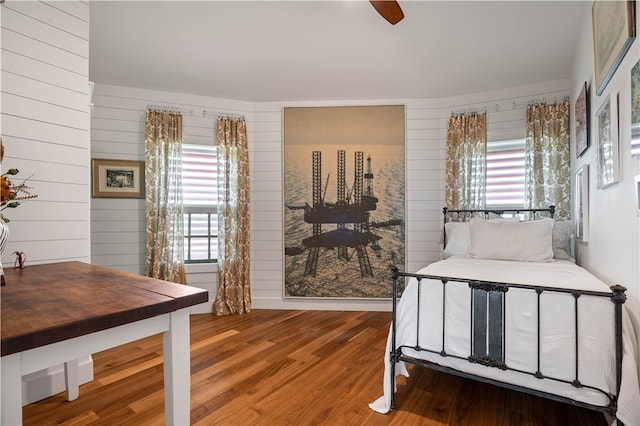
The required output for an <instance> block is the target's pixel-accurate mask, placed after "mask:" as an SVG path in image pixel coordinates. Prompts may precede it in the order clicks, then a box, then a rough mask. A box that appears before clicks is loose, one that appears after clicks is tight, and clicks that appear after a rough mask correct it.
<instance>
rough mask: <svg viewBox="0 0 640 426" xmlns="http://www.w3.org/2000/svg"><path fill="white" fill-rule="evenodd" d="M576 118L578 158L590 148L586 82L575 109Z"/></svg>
mask: <svg viewBox="0 0 640 426" xmlns="http://www.w3.org/2000/svg"><path fill="white" fill-rule="evenodd" d="M574 113H575V117H576V158H578V157H580V156H581V155H582V154H584V152H585V151H586V150H587V148H589V88H588V86H587V82H586V81H585V82H584V84H583V86H582V89H581V90H580V93H579V94H578V97H577V98H576V104H575V108H574Z"/></svg>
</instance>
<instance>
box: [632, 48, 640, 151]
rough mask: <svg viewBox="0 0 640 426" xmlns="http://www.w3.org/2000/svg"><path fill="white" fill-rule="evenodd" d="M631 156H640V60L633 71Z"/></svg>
mask: <svg viewBox="0 0 640 426" xmlns="http://www.w3.org/2000/svg"><path fill="white" fill-rule="evenodd" d="M631 155H640V60H638V62H636V64H635V65H634V67H633V68H632V69H631Z"/></svg>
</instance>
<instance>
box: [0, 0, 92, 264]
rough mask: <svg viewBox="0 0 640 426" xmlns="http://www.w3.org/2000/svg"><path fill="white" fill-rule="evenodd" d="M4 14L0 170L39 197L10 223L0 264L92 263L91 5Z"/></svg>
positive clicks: (11, 7) (43, 6)
mask: <svg viewBox="0 0 640 426" xmlns="http://www.w3.org/2000/svg"><path fill="white" fill-rule="evenodd" d="M0 9H1V13H2V18H1V21H2V34H1V37H2V44H1V49H2V101H1V103H2V114H1V120H2V121H1V132H2V138H3V141H4V144H5V158H4V162H3V164H2V169H3V170H7V169H9V168H17V169H19V170H20V174H19V175H18V176H17V178H18V179H17V181H18V182H19V181H20V178H27V177H29V176H31V177H30V179H29V185H30V186H32V187H33V188H34V189H33V192H35V193H37V194H38V198H36V199H34V200H28V201H24V202H23V203H22V205H21V206H19V207H18V208H16V209H7V210H5V211H3V213H4V214H5V215H6V216H7V217H9V218H10V219H11V223H10V238H9V242H8V244H7V247H6V249H5V251H4V253H3V257H2V260H3V264H4V265H5V266H9V265H13V255H12V253H13V252H14V251H23V252H25V253H26V255H27V264H34V263H49V262H60V261H67V260H79V261H83V262H89V258H90V247H89V238H90V233H89V224H90V223H89V200H90V199H89V194H90V191H89V181H90V180H89V176H90V170H89V158H90V153H89V152H90V151H89V149H90V142H89V141H90V136H89V129H90V111H89V102H90V100H89V77H88V75H89V5H88V2H78V1H66V2H50V3H45V2H35V1H24V2H5V3H4V4H3V5H2V7H1V8H0Z"/></svg>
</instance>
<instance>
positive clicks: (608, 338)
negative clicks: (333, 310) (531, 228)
mask: <svg viewBox="0 0 640 426" xmlns="http://www.w3.org/2000/svg"><path fill="white" fill-rule="evenodd" d="M417 273H419V274H426V275H436V276H445V277H452V278H461V279H476V280H482V281H495V282H507V283H517V284H527V285H540V286H546V287H557V288H568V289H582V290H593V291H600V292H609V291H610V290H609V288H608V286H607V285H606V284H604V283H603V282H602V281H600V280H599V279H597V278H596V277H595V276H593V275H592V274H590V273H589V272H588V271H586V270H585V269H583V268H580V267H579V266H577V265H575V264H574V263H572V262H568V261H554V262H549V263H530V262H512V261H500V260H487V259H472V258H469V257H466V256H454V257H450V258H449V259H447V260H444V261H440V262H436V263H433V264H431V265H429V266H427V267H426V268H423V269H421V270H420V271H418V272H417ZM417 288H418V285H417V280H415V279H411V280H410V282H409V284H408V285H407V288H406V289H405V291H404V293H403V295H402V297H401V298H400V301H399V303H398V309H397V316H398V325H397V335H396V347H399V346H405V345H407V346H415V345H416V332H415V330H416V325H417V324H416V322H417V321H418V319H417V318H418V315H417V304H416V298H417ZM442 288H443V286H442V283H441V282H440V281H439V280H423V288H422V293H421V306H422V309H421V314H420V337H419V339H420V345H421V347H423V348H427V349H431V350H435V351H437V352H439V351H440V350H441V349H442V321H443V320H442V297H443V296H442V295H443V290H442ZM427 289H428V290H427ZM470 291H471V290H470V288H469V287H468V285H467V284H466V283H464V284H463V283H457V282H454V281H450V282H449V283H448V284H447V285H446V317H445V328H446V336H447V337H446V343H445V350H446V352H447V354H453V355H458V356H462V357H465V358H466V357H467V356H469V354H470V353H471V349H470V345H471V343H470V340H471V339H470V333H471V330H470V324H471V320H470V317H471V309H470V303H471V301H470V300H471V296H470ZM506 298H507V308H506V324H505V333H506V337H505V340H506V346H505V363H506V364H507V366H509V367H510V368H515V369H519V370H523V371H526V372H530V373H535V372H536V370H537V356H536V352H537V337H536V336H537V332H536V330H537V301H536V299H537V295H536V294H535V292H533V291H530V290H520V289H514V288H512V289H510V290H509V291H508V292H507V293H506ZM578 303H579V324H578V329H579V340H578V342H579V380H580V382H581V383H582V384H583V385H589V386H594V387H596V388H598V389H603V390H605V391H607V392H610V393H611V394H615V388H616V377H615V371H614V368H615V358H614V355H615V352H614V337H615V336H614V304H613V303H612V302H611V301H610V300H609V299H608V298H598V297H595V296H584V295H583V296H581V297H580V298H579V299H578ZM540 305H541V315H540V316H541V321H540V323H541V336H542V338H541V341H542V343H541V365H540V371H541V373H542V374H543V375H545V376H547V377H555V378H559V379H563V380H568V381H572V380H574V378H575V360H574V358H575V356H574V352H573V348H574V347H575V338H574V335H575V319H574V316H575V313H574V312H575V311H574V298H573V296H571V295H569V294H559V293H547V292H543V293H542V295H541V304H540ZM631 327H632V326H631V321H630V319H629V315H628V314H627V312H626V310H623V366H622V385H621V390H620V395H619V398H618V411H617V417H618V419H620V420H621V421H623V422H624V423H625V424H627V425H640V386H639V385H638V370H637V366H636V359H637V355H636V354H637V351H638V342H636V339H635V333H634V332H633V331H632V329H631ZM390 352H391V331H390V332H389V338H388V341H387V349H386V351H385V355H384V365H385V373H384V380H383V389H384V395H383V396H381V397H380V398H378V399H377V400H376V401H374V402H372V403H371V404H369V406H370V407H371V408H372V409H373V410H375V411H378V412H380V413H386V412H388V411H389V409H390V404H391V378H390V376H389V374H390V368H391V365H390V364H391V363H390V360H389V353H390ZM403 353H404V354H405V355H407V356H412V357H415V358H420V359H425V360H428V361H431V362H434V363H437V364H440V365H443V366H448V367H452V368H455V369H457V370H460V371H464V372H467V373H472V374H477V375H480V376H484V377H488V378H491V379H494V380H499V381H502V382H508V383H511V384H515V385H519V386H524V387H527V388H531V389H536V390H540V391H544V392H548V393H552V394H556V395H561V396H564V397H567V398H571V399H574V400H577V401H582V402H586V403H589V404H593V405H600V406H606V405H607V404H608V399H607V398H606V397H605V396H604V395H603V394H602V393H600V392H597V391H593V390H590V389H588V388H584V387H583V388H575V387H574V386H571V385H570V384H565V383H561V382H556V381H553V380H546V379H545V380H540V379H537V378H535V377H533V376H531V375H528V374H522V373H519V372H516V371H510V370H508V371H503V370H500V369H497V368H492V367H486V366H482V365H478V364H472V363H469V362H468V361H466V360H461V359H457V358H453V357H442V356H440V355H439V354H433V353H429V352H420V353H417V352H415V351H413V350H410V349H406V348H405V349H404V350H403ZM396 374H398V375H400V374H402V375H405V376H408V371H407V369H406V365H405V364H404V363H403V362H400V363H398V364H397V365H396ZM393 391H394V392H395V389H394V390H393ZM398 403H399V404H401V403H402V402H401V401H398Z"/></svg>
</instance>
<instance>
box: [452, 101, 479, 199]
mask: <svg viewBox="0 0 640 426" xmlns="http://www.w3.org/2000/svg"><path fill="white" fill-rule="evenodd" d="M486 162H487V114H486V113H485V112H483V113H473V114H465V115H453V116H451V118H450V119H449V127H448V130H447V191H446V200H445V201H446V206H447V207H448V208H450V209H483V208H485V191H486V176H487V164H486Z"/></svg>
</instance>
